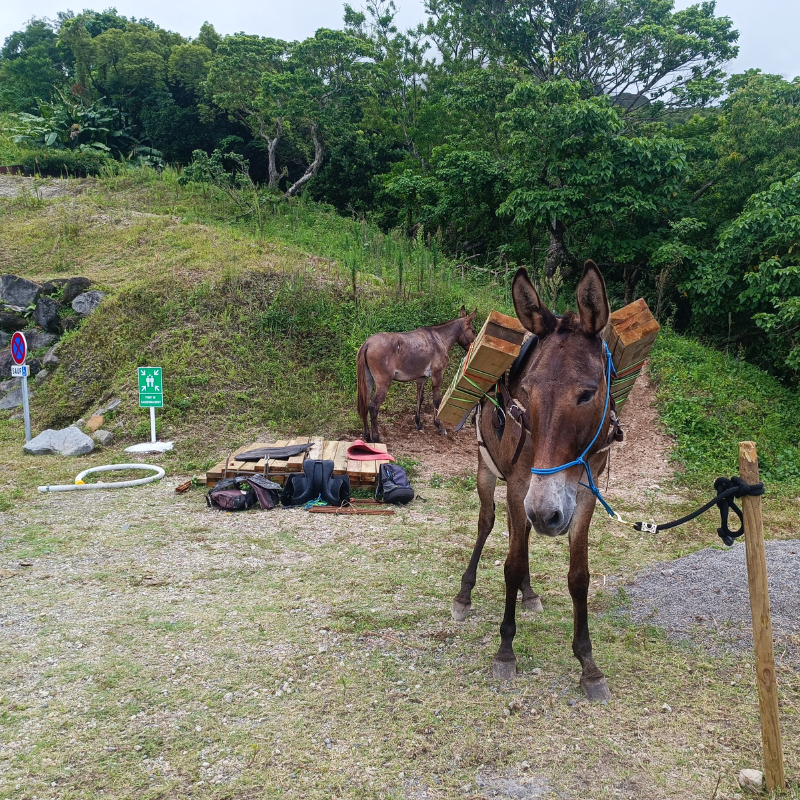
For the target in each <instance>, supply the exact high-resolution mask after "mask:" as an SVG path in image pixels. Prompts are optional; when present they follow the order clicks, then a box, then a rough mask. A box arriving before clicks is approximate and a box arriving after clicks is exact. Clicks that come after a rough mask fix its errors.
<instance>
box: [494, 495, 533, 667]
mask: <svg viewBox="0 0 800 800" xmlns="http://www.w3.org/2000/svg"><path fill="white" fill-rule="evenodd" d="M516 516H518V513H517V514H514V513H513V511H512V506H511V504H509V508H508V523H509V524H508V534H509V541H508V556H507V557H506V564H505V569H504V572H505V578H506V606H505V613H504V614H503V622H502V624H501V625H500V647H499V649H498V650H497V655H496V656H495V657H494V661H492V675H493V677H495V678H498V679H500V680H503V681H508V680H511V679H512V678H513V677H514V676H515V675H516V674H517V657H516V656H515V655H514V636H515V635H516V633H517V622H516V614H517V592H518V591H519V589H520V587H521V586H522V581H523V579H524V578H525V574H526V573H527V572H528V530H529V528H528V525H527V524H526V523H527V520H525V521H523V520H521V519H515V517H516ZM523 516H524V511H523Z"/></svg>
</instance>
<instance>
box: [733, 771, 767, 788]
mask: <svg viewBox="0 0 800 800" xmlns="http://www.w3.org/2000/svg"><path fill="white" fill-rule="evenodd" d="M763 783H764V773H763V772H761V770H759V769H743V770H742V771H741V772H740V773H739V786H741V787H742V789H751V790H752V791H754V792H757V791H759V790H760V789H761V786H762V784H763Z"/></svg>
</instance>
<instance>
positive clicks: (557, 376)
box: [453, 261, 611, 700]
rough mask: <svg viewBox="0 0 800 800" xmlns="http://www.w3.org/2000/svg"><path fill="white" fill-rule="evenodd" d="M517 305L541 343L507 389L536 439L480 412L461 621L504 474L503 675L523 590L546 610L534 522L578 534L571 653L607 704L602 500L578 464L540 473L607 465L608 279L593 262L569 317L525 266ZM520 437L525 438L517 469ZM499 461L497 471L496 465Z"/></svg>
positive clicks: (589, 690) (487, 407)
mask: <svg viewBox="0 0 800 800" xmlns="http://www.w3.org/2000/svg"><path fill="white" fill-rule="evenodd" d="M512 295H513V298H514V308H515V310H516V312H517V317H518V318H519V320H520V322H521V323H522V324H523V325H524V326H525V327H526V328H527V329H528V330H529V331H531V332H532V333H535V334H536V335H537V336H538V337H539V343H538V344H537V345H536V347H535V348H534V350H533V354H532V355H531V357H530V359H529V360H528V364H527V365H526V366H525V367H524V368H523V369H522V371H521V373H520V374H519V375H518V377H517V378H516V379H514V380H513V381H512V382H511V385H510V386H509V387H508V388H509V391H510V395H511V397H512V398H514V400H515V401H516V403H517V404H518V406H520V407H521V408H523V409H524V408H527V409H528V412H529V417H530V435H528V434H527V433H525V432H524V431H523V430H522V428H521V426H520V424H519V423H518V422H517V421H516V420H514V419H512V416H511V414H508V415H507V421H506V426H505V432H504V434H503V437H502V440H498V435H497V433H496V431H495V427H494V423H493V414H492V405H491V404H490V403H489V401H488V400H487V399H484V401H483V404H482V406H481V408H480V409H479V412H478V418H477V420H476V425H477V427H478V441H479V444H480V445H481V446H480V449H479V456H478V495H479V497H480V501H481V508H480V514H479V517H478V539H477V542H476V543H475V548H474V550H473V553H472V558H471V560H470V562H469V566H468V567H467V570H466V572H465V573H464V575H463V577H462V578H461V591H460V592H459V593H458V595H456V597H455V600H454V602H453V619H455V620H456V621H462V620H464V619H466V616H467V613H468V612H469V609H470V605H471V599H472V589H473V587H474V586H475V574H476V571H477V567H478V561H479V560H480V556H481V551H482V550H483V546H484V544H485V542H486V539H487V538H488V536H489V533H490V532H491V530H492V526H493V525H494V519H495V513H494V490H495V486H496V484H497V478H498V477H501V478H502V479H504V480H505V481H506V483H507V487H508V489H507V498H508V531H509V547H508V557H507V558H506V562H505V581H506V602H505V613H504V615H503V622H502V625H501V626H500V648H499V649H498V651H497V655H496V656H495V657H494V661H493V662H492V673H493V675H494V677H496V678H500V679H502V680H508V679H510V678H512V677H513V676H514V675H515V674H516V656H515V655H514V648H513V640H514V634H515V633H516V605H517V591H518V590H520V589H521V590H522V606H523V608H526V609H530V610H541V601H540V599H539V597H538V595H537V594H536V593H535V592H534V591H533V589H532V588H531V585H530V570H529V562H528V544H529V535H530V531H531V526H532V527H533V528H534V530H536V532H537V533H539V534H542V535H544V536H560V535H562V534H564V533H567V531H569V575H568V579H567V580H568V584H569V592H570V595H571V596H572V604H573V614H574V630H573V639H572V652H573V653H574V654H575V657H576V658H577V659H578V661H580V663H581V667H582V668H583V670H582V675H581V687H582V689H583V690H584V692H585V693H586V695H587V696H588V697H589V699H590V700H607V699H608V698H610V696H611V694H610V692H609V690H608V686H607V684H606V680H605V676H604V675H603V673H602V672H601V670H600V669H599V668H598V667H597V665H596V664H595V663H594V660H593V658H592V643H591V641H590V639H589V625H588V615H587V607H586V599H587V595H588V590H589V559H588V533H589V523H590V522H591V519H592V514H593V513H594V508H595V497H594V495H593V494H592V493H591V492H590V491H589V489H588V488H585V487H584V486H580V485H579V481H581V482H583V483H586V482H587V481H586V475H585V471H584V469H583V467H581V466H573V467H570V468H568V469H566V470H562V471H560V472H555V473H554V474H551V475H534V474H531V468H532V467H535V468H537V469H547V468H553V467H558V466H561V465H562V464H567V463H569V462H570V461H573V460H574V459H576V458H577V457H578V456H579V455H580V454H581V453H583V451H584V450H585V449H586V448H587V447H588V446H589V444H590V442H591V441H592V437H593V436H594V435H595V433H596V432H597V431H598V429H599V430H600V435H599V436H598V437H597V441H596V442H595V444H594V445H593V446H592V448H591V450H590V451H589V453H588V454H587V456H586V459H587V461H588V462H589V465H590V467H591V470H592V473H593V475H594V477H595V480H597V479H598V478H599V476H600V475H601V474H602V472H603V470H604V469H605V467H606V464H607V460H608V444H609V443H610V435H607V432H608V431H609V428H610V425H611V422H610V412H611V406H610V404H609V409H608V411H607V413H606V418H605V419H603V409H604V406H605V398H606V360H605V355H604V348H603V342H602V340H601V337H600V334H601V333H602V331H603V329H604V328H605V326H606V323H607V322H608V317H609V305H608V298H607V296H606V286H605V282H604V280H603V276H602V275H601V274H600V271H599V270H598V268H597V266H596V265H595V264H594V262H592V261H587V262H586V264H585V266H584V272H583V277H582V278H581V280H580V282H579V284H578V289H577V301H578V313H577V314H575V313H573V312H567V313H566V314H565V315H564V316H563V318H562V319H560V320H559V319H557V318H556V317H555V316H554V315H553V313H552V312H551V311H550V310H549V309H548V308H547V307H546V306H545V305H544V304H543V303H542V302H541V301H540V300H539V296H538V295H537V293H536V290H535V289H534V288H533V285H532V284H531V282H530V279H529V277H528V273H527V271H526V270H525V269H520V270H518V272H517V274H516V275H515V276H514V282H513V286H512ZM520 436H524V437H525V442H524V445H523V447H522V450H521V452H520V454H519V458H518V460H517V462H516V464H514V463H512V460H513V457H514V453H515V450H516V447H517V442H518V440H519V437H520ZM490 462H491V466H490Z"/></svg>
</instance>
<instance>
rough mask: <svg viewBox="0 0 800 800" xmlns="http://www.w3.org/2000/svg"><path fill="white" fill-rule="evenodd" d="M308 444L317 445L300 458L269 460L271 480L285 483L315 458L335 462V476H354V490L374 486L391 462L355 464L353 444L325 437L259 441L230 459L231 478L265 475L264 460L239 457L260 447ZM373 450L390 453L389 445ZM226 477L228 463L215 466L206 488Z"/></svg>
mask: <svg viewBox="0 0 800 800" xmlns="http://www.w3.org/2000/svg"><path fill="white" fill-rule="evenodd" d="M308 442H312V444H313V446H312V447H311V449H309V450H307V451H306V452H305V453H301V454H300V455H299V456H293V457H292V458H290V459H287V460H277V459H274V458H271V459H269V464H268V471H267V476H268V477H269V479H270V480H272V481H275V483H280V484H284V483H285V482H286V477H287V475H289V474H291V473H293V472H302V471H303V462H304V461H305V459H306V458H312V459H326V460H330V461H333V474H334V475H348V476H349V477H350V486H352V487H363V486H374V485H375V483H376V482H377V479H378V468H379V466H380V465H381V464H388V463H390V462H389V461H388V459H387V460H385V461H355V460H353V459H350V458H348V457H347V448H348V447H350V445H351V444H352V442H347V441H329V440H326V439H323V438H322V437H321V436H315V437H312V438H311V439H309V438H308V437H298V438H297V439H284V440H281V441H279V442H270V443H264V442H256V443H254V444H249V445H247V446H246V447H240V448H239V449H238V450H235V451H234V452H233V453H232V454H231V455H230V456H229V458H228V462H227V475H228V477H232V476H234V475H253V474H259V475H263V474H264V459H263V458H262V459H261V460H259V461H237V459H236V456H237V455H239V453H244V452H246V451H248V450H255V449H256V448H260V447H286V446H287V445H290V444H307V443H308ZM373 447H375V448H376V449H377V450H379V451H381V452H383V453H385V452H386V445H385V444H375V445H373ZM225 474H226V462H225V461H220V463H219V464H216V465H215V466H213V467H212V468H211V469H210V470H209V471H208V472H207V473H206V486H214V485H216V484H217V483H218V482H219V481H221V480H222V478H223V477H224V476H225Z"/></svg>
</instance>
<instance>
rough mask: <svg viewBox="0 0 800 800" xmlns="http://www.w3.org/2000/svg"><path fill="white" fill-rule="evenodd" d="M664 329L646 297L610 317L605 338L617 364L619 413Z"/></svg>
mask: <svg viewBox="0 0 800 800" xmlns="http://www.w3.org/2000/svg"><path fill="white" fill-rule="evenodd" d="M660 330H661V326H660V325H659V324H658V322H656V319H655V317H654V316H653V315H652V314H651V313H650V309H649V308H648V307H647V303H645V301H644V300H643V299H642V298H639V299H638V300H635V301H634V302H633V303H629V304H628V305H627V306H625V307H624V308H621V309H619V311H615V312H614V313H613V314H612V315H611V316H610V317H609V320H608V325H606V329H605V331H604V332H603V337H604V338H605V340H606V344H608V349H609V352H610V353H611V359H612V361H613V362H614V370H615V372H614V374H613V375H612V376H611V396H612V397H613V398H614V401H615V402H616V405H617V411H620V410H621V408H622V407H623V406H624V404H625V401H626V400H627V399H628V395H629V394H630V391H631V389H632V388H633V385H634V383H636V379H637V378H638V377H639V375H640V374H641V371H642V368H643V367H644V362H645V361H647V357H648V356H649V355H650V351H651V350H652V349H653V344H654V342H655V340H656V336H658V332H659V331H660Z"/></svg>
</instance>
